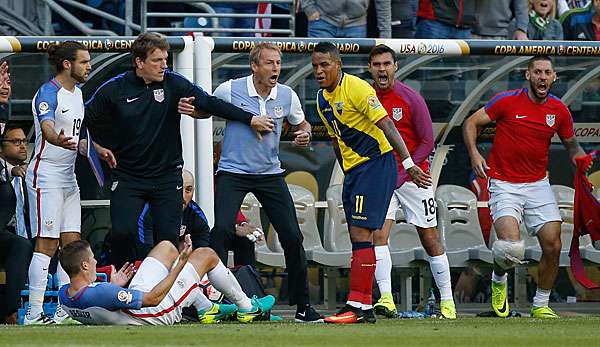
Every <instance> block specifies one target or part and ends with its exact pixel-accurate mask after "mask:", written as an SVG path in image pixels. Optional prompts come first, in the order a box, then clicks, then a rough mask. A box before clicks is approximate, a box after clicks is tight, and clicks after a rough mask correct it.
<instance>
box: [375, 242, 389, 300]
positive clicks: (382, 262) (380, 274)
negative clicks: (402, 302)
mask: <svg viewBox="0 0 600 347" xmlns="http://www.w3.org/2000/svg"><path fill="white" fill-rule="evenodd" d="M375 260H376V267H375V280H376V281H377V286H378V287H379V292H380V293H381V295H382V296H383V295H384V294H391V293H392V257H391V255H390V249H389V247H388V246H387V245H385V246H375Z"/></svg>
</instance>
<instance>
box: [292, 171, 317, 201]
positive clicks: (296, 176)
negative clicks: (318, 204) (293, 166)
mask: <svg viewBox="0 0 600 347" xmlns="http://www.w3.org/2000/svg"><path fill="white" fill-rule="evenodd" d="M285 182H286V183H287V184H294V185H297V186H300V187H304V188H306V189H308V190H309V191H310V192H311V193H312V195H313V198H314V199H315V200H317V199H319V183H318V182H317V179H316V178H315V176H313V174H311V173H310V172H308V171H294V172H292V173H290V174H288V175H287V176H285Z"/></svg>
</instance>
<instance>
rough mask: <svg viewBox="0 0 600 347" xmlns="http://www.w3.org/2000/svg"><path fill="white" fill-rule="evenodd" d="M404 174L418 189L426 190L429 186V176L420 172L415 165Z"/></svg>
mask: <svg viewBox="0 0 600 347" xmlns="http://www.w3.org/2000/svg"><path fill="white" fill-rule="evenodd" d="M406 172H407V173H408V175H409V176H410V178H411V179H412V181H413V182H414V183H415V184H416V185H417V186H418V187H420V188H427V187H430V186H431V175H430V174H429V173H428V172H424V171H423V170H421V168H420V167H418V166H417V165H414V166H412V167H410V168H409V169H408V170H406Z"/></svg>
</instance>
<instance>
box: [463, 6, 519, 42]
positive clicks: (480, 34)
mask: <svg viewBox="0 0 600 347" xmlns="http://www.w3.org/2000/svg"><path fill="white" fill-rule="evenodd" d="M475 17H476V18H477V20H476V22H475V26H474V27H473V35H472V37H473V38H474V39H483V40H506V39H514V40H527V25H528V20H527V2H526V1H524V0H493V1H492V0H479V1H477V6H476V10H475ZM511 20H515V21H516V23H515V26H516V29H515V30H514V34H513V35H512V37H509V36H508V35H509V24H510V22H511Z"/></svg>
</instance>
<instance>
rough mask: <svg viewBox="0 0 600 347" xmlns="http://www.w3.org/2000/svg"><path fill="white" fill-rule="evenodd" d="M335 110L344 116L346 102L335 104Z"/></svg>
mask: <svg viewBox="0 0 600 347" xmlns="http://www.w3.org/2000/svg"><path fill="white" fill-rule="evenodd" d="M335 110H336V111H337V112H338V113H339V114H342V111H343V110H344V102H343V101H338V102H336V103H335Z"/></svg>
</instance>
